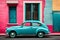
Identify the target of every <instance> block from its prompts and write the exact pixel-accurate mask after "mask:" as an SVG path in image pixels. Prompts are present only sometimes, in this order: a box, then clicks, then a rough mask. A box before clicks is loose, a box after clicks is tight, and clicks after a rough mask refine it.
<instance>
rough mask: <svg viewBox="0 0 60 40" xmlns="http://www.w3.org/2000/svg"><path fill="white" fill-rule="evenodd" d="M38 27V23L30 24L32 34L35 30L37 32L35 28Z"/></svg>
mask: <svg viewBox="0 0 60 40" xmlns="http://www.w3.org/2000/svg"><path fill="white" fill-rule="evenodd" d="M39 27H40V26H39V24H38V23H35V22H34V23H32V29H33V30H32V31H33V34H36V30H37V28H39Z"/></svg>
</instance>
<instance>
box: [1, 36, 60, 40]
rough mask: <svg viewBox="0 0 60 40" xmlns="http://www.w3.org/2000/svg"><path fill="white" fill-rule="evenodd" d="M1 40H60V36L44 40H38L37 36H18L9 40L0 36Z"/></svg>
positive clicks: (39, 39) (41, 39)
mask: <svg viewBox="0 0 60 40" xmlns="http://www.w3.org/2000/svg"><path fill="white" fill-rule="evenodd" d="M0 40H60V36H46V37H44V38H38V37H35V36H18V37H16V38H9V37H6V36H0Z"/></svg>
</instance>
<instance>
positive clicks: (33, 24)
mask: <svg viewBox="0 0 60 40" xmlns="http://www.w3.org/2000/svg"><path fill="white" fill-rule="evenodd" d="M40 25H41V24H40V23H32V26H40Z"/></svg>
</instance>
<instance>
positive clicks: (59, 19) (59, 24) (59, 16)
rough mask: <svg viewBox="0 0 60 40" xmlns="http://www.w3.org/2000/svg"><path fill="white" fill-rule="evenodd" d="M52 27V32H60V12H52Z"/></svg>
mask: <svg viewBox="0 0 60 40" xmlns="http://www.w3.org/2000/svg"><path fill="white" fill-rule="evenodd" d="M53 29H54V32H60V12H59V11H55V12H53Z"/></svg>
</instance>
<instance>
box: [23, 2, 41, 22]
mask: <svg viewBox="0 0 60 40" xmlns="http://www.w3.org/2000/svg"><path fill="white" fill-rule="evenodd" d="M25 3H40V17H39V18H40V22H42V1H23V22H25Z"/></svg>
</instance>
